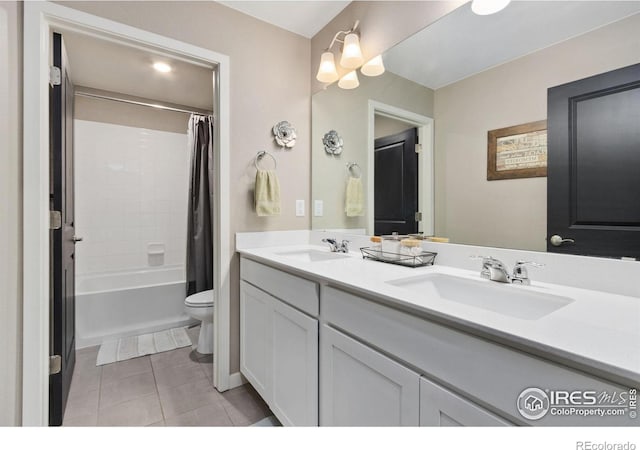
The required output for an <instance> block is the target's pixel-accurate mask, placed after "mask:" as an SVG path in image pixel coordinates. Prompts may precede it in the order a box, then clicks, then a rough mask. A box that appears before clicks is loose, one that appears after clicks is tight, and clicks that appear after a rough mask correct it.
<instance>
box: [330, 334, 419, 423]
mask: <svg viewBox="0 0 640 450" xmlns="http://www.w3.org/2000/svg"><path fill="white" fill-rule="evenodd" d="M320 348H321V349H322V350H321V354H320V380H321V384H320V392H322V396H321V400H320V425H322V426H418V423H419V413H420V408H419V400H420V395H419V390H420V375H418V374H417V373H416V372H414V371H412V370H410V369H408V368H406V367H404V366H402V365H400V364H398V363H397V362H395V361H393V360H392V359H390V358H388V357H386V356H384V355H383V354H381V353H379V352H377V351H375V350H373V349H371V348H369V347H367V346H366V345H363V344H361V343H360V342H358V341H356V340H354V339H351V338H350V337H348V336H346V335H345V334H343V333H341V332H339V331H337V330H335V329H333V328H331V327H329V326H327V325H323V326H322V328H321V330H320Z"/></svg>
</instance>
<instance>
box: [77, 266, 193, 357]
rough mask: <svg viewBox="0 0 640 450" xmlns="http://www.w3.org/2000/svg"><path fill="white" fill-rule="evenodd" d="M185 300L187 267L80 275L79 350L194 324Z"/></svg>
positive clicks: (78, 291)
mask: <svg viewBox="0 0 640 450" xmlns="http://www.w3.org/2000/svg"><path fill="white" fill-rule="evenodd" d="M184 299H185V274H184V267H179V266H177V267H170V266H169V267H163V268H161V269H143V270H133V271H131V270H128V271H122V272H109V273H101V274H91V275H78V276H77V277H76V348H84V347H90V346H93V345H99V344H101V343H102V342H103V341H105V340H110V339H117V338H121V337H126V336H135V335H138V334H144V333H150V332H153V331H159V330H165V329H167V328H173V327H179V326H184V325H191V324H195V323H196V322H195V321H194V320H193V319H191V318H190V317H189V316H187V315H186V314H185V312H184Z"/></svg>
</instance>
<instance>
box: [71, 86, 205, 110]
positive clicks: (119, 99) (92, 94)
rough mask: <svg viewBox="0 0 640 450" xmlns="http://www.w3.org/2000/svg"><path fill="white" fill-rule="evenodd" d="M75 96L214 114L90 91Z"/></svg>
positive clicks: (80, 92)
mask: <svg viewBox="0 0 640 450" xmlns="http://www.w3.org/2000/svg"><path fill="white" fill-rule="evenodd" d="M74 95H77V96H78V97H87V98H97V99H101V100H111V101H114V102H121V103H129V104H131V105H138V106H147V107H149V108H156V109H164V110H167V111H175V112H181V113H187V114H198V115H200V116H212V115H213V113H212V112H211V111H207V110H204V109H195V108H192V109H187V108H186V107H185V108H183V107H180V106H178V105H176V106H168V105H166V104H162V103H150V102H146V101H142V100H131V99H128V98H123V97H116V96H113V95H105V94H98V93H95V92H88V91H84V90H76V92H75V93H74Z"/></svg>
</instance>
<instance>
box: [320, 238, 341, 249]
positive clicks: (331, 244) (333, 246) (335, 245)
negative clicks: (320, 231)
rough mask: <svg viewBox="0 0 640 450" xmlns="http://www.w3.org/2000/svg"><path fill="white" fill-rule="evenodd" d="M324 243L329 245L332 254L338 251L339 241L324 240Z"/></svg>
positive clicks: (333, 239) (332, 239)
mask: <svg viewBox="0 0 640 450" xmlns="http://www.w3.org/2000/svg"><path fill="white" fill-rule="evenodd" d="M322 242H326V243H327V244H329V247H330V249H331V251H332V252H337V251H338V241H336V239H335V238H323V239H322Z"/></svg>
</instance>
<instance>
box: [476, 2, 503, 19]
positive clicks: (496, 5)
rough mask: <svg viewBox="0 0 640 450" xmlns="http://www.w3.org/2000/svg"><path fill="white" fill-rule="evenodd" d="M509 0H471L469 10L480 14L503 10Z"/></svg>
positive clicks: (484, 14)
mask: <svg viewBox="0 0 640 450" xmlns="http://www.w3.org/2000/svg"><path fill="white" fill-rule="evenodd" d="M509 3H511V0H473V2H472V3H471V10H472V11H473V12H474V13H476V14H478V15H480V16H487V15H489V14H494V13H497V12H498V11H501V10H503V9H504V8H506V7H507V5H508V4H509Z"/></svg>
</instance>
